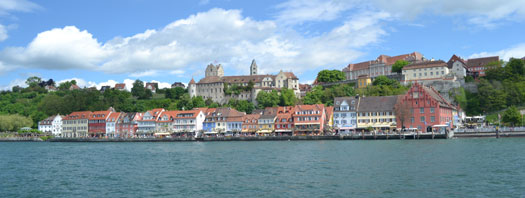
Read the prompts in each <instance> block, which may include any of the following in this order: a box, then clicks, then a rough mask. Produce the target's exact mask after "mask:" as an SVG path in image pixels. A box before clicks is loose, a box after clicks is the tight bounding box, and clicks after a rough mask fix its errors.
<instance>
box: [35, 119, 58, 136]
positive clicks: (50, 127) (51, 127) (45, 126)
mask: <svg viewBox="0 0 525 198" xmlns="http://www.w3.org/2000/svg"><path fill="white" fill-rule="evenodd" d="M38 130H39V131H42V132H44V133H51V134H53V135H54V136H61V135H62V116H61V115H60V114H59V115H55V116H50V117H48V118H46V119H44V120H42V121H40V122H38Z"/></svg>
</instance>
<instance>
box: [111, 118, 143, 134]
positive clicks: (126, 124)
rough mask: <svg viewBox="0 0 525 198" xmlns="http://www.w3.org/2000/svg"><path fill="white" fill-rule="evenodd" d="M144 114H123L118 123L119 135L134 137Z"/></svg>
mask: <svg viewBox="0 0 525 198" xmlns="http://www.w3.org/2000/svg"><path fill="white" fill-rule="evenodd" d="M141 119H142V113H122V114H121V116H120V117H119V119H118V121H117V127H116V128H117V129H116V130H117V134H118V136H119V137H134V136H135V134H136V132H137V129H138V126H137V125H138V120H141Z"/></svg>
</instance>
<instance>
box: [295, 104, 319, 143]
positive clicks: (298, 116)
mask: <svg viewBox="0 0 525 198" xmlns="http://www.w3.org/2000/svg"><path fill="white" fill-rule="evenodd" d="M294 110H295V113H294V115H293V118H294V119H293V121H294V126H295V128H294V135H321V134H323V133H324V125H325V120H326V111H325V106H324V104H315V105H296V106H295V109H294Z"/></svg>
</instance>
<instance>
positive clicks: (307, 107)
mask: <svg viewBox="0 0 525 198" xmlns="http://www.w3.org/2000/svg"><path fill="white" fill-rule="evenodd" d="M324 108H325V107H324V104H313V105H295V111H296V112H297V111H320V113H322V110H324Z"/></svg>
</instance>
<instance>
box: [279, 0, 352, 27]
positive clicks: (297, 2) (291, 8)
mask: <svg viewBox="0 0 525 198" xmlns="http://www.w3.org/2000/svg"><path fill="white" fill-rule="evenodd" d="M357 1H358V0H356V1H349V0H333V1H324V0H289V1H286V2H284V3H281V4H279V5H277V6H276V7H277V9H280V12H279V13H278V14H277V16H276V18H277V20H278V21H280V22H283V23H285V24H301V23H303V22H306V21H331V20H334V19H336V18H338V17H339V15H340V14H341V12H343V11H346V10H348V9H350V8H352V7H354V3H356V2H357Z"/></svg>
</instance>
